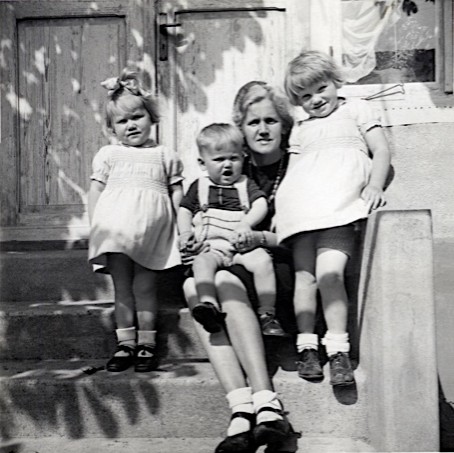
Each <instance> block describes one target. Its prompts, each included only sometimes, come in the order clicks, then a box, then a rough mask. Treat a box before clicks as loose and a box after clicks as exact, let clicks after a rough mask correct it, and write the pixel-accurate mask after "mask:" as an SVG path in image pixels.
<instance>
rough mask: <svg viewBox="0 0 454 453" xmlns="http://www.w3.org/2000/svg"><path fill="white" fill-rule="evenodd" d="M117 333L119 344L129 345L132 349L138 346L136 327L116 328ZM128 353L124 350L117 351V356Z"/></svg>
mask: <svg viewBox="0 0 454 453" xmlns="http://www.w3.org/2000/svg"><path fill="white" fill-rule="evenodd" d="M115 333H116V334H117V341H118V345H119V346H128V347H130V348H131V349H134V348H135V347H136V328H135V327H134V326H133V327H125V328H124V329H116V330H115ZM127 355H128V354H127V353H126V352H123V351H119V352H117V353H115V356H117V357H122V356H127Z"/></svg>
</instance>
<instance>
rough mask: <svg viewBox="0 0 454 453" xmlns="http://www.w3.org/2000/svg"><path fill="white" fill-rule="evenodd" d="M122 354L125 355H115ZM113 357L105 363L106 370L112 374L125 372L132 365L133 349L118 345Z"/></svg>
mask: <svg viewBox="0 0 454 453" xmlns="http://www.w3.org/2000/svg"><path fill="white" fill-rule="evenodd" d="M118 352H124V353H125V355H115V354H117V353H118ZM115 354H114V356H113V357H112V358H111V359H110V360H109V361H108V362H107V364H106V370H107V371H111V372H113V373H118V372H120V371H124V370H127V369H128V368H129V367H130V366H131V365H132V364H133V363H134V356H135V348H133V347H131V346H125V345H121V344H120V345H118V346H117V349H116V351H115Z"/></svg>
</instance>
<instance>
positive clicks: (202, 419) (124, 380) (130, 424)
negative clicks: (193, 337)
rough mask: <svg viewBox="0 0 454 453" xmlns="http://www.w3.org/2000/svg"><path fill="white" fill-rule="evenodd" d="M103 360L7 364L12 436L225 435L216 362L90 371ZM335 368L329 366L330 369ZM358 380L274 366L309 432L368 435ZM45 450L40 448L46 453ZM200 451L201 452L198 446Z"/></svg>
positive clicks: (296, 420) (2, 391) (294, 417)
mask: <svg viewBox="0 0 454 453" xmlns="http://www.w3.org/2000/svg"><path fill="white" fill-rule="evenodd" d="M103 364H104V363H103V362H101V361H97V362H96V361H89V362H87V361H67V362H62V361H37V362H31V361H30V362H25V361H20V362H6V363H2V366H1V377H0V407H1V408H2V412H1V426H0V430H1V432H2V435H3V438H4V439H12V438H30V437H33V438H43V437H49V438H52V439H58V438H70V439H84V438H106V439H117V438H126V437H128V438H129V437H131V438H192V437H194V436H196V437H198V438H221V437H223V436H224V435H225V429H226V426H227V424H228V420H229V417H230V413H229V409H228V406H227V402H226V400H225V395H224V392H223V390H222V389H221V387H220V385H219V382H218V380H217V378H216V376H215V375H214V372H213V370H212V368H211V365H210V364H208V363H200V362H192V363H191V362H178V361H175V362H167V363H163V364H161V366H160V368H159V370H158V371H155V372H151V373H135V372H134V371H133V370H131V369H130V370H127V371H125V372H122V373H109V372H107V371H104V370H101V371H97V372H95V373H93V374H87V372H86V370H87V369H89V368H91V369H92V370H94V369H97V368H98V367H99V368H100V367H102V365H103ZM325 371H326V372H327V371H328V370H327V369H325ZM355 373H356V379H357V384H356V385H355V386H351V387H344V388H340V389H338V390H335V391H333V388H332V387H331V386H330V385H329V383H328V379H327V378H325V379H324V381H323V382H321V383H317V384H314V383H309V382H306V381H304V380H302V379H300V378H298V376H297V374H296V373H295V372H293V371H284V370H283V369H282V368H280V369H278V370H274V374H273V382H274V384H275V387H276V390H277V391H278V392H279V394H280V396H281V398H282V400H283V402H284V404H285V410H286V411H288V413H289V415H288V417H289V420H290V421H291V423H292V425H293V427H294V429H295V430H296V431H299V432H302V433H303V437H306V436H309V437H314V436H315V437H321V438H331V437H336V438H351V439H363V440H366V441H367V439H368V431H367V425H366V419H367V417H366V412H367V408H368V403H367V401H368V395H367V392H366V385H365V382H366V379H365V376H364V373H363V372H362V371H361V369H357V370H356V371H355ZM38 451H39V450H38ZM190 451H194V450H190Z"/></svg>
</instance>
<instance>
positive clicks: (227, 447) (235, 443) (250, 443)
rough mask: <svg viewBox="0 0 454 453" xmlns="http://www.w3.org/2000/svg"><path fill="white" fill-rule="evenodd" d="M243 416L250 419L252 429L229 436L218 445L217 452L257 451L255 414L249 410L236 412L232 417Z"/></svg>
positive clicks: (238, 452)
mask: <svg viewBox="0 0 454 453" xmlns="http://www.w3.org/2000/svg"><path fill="white" fill-rule="evenodd" d="M236 417H242V418H245V419H246V420H249V422H250V423H251V430H250V431H246V432H244V433H240V434H235V435H234V436H227V437H226V438H225V439H224V440H223V441H222V442H221V443H220V444H219V445H218V446H217V447H216V450H215V453H255V451H256V446H255V443H254V437H253V436H252V427H253V426H254V422H255V414H249V413H248V412H234V413H233V414H232V417H231V419H233V418H236Z"/></svg>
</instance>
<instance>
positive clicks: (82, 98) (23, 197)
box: [18, 18, 126, 223]
mask: <svg viewBox="0 0 454 453" xmlns="http://www.w3.org/2000/svg"><path fill="white" fill-rule="evenodd" d="M18 38H19V43H20V48H21V49H23V51H22V52H20V53H19V62H18V69H19V97H20V98H21V99H25V100H27V103H26V104H24V105H23V106H21V105H20V106H19V148H20V151H21V152H20V182H21V184H20V205H19V215H20V223H23V222H25V221H26V219H28V222H26V223H29V222H30V221H32V220H33V216H32V215H30V214H39V213H46V214H53V213H55V214H58V213H63V212H67V213H78V214H83V212H84V202H85V192H86V188H87V183H88V181H89V176H90V167H91V159H92V157H93V152H94V151H95V150H97V149H99V148H100V147H101V146H102V145H103V143H105V138H104V137H103V135H102V134H101V133H100V132H101V130H102V124H103V112H102V111H100V108H101V106H102V104H103V98H102V97H101V96H102V95H103V93H102V90H96V91H97V92H96V95H95V96H93V94H94V93H93V88H94V87H95V86H97V85H99V81H100V78H102V77H107V76H109V75H111V74H118V73H119V72H120V70H121V68H122V67H123V66H124V64H125V59H126V58H125V57H126V55H125V48H124V47H125V46H124V42H125V24H124V20H123V19H122V18H97V19H94V20H93V19H91V18H75V19H51V20H45V19H39V20H25V21H21V22H20V23H19V27H18ZM99 49H103V52H102V53H100V52H99ZM112 55H115V58H114V59H110V57H111V56H112ZM101 80H102V79H101Z"/></svg>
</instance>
